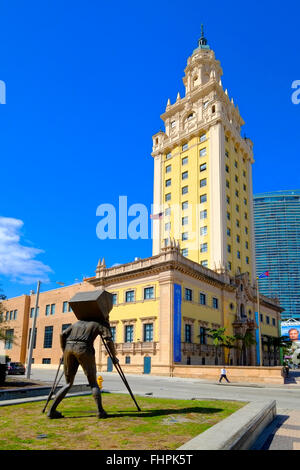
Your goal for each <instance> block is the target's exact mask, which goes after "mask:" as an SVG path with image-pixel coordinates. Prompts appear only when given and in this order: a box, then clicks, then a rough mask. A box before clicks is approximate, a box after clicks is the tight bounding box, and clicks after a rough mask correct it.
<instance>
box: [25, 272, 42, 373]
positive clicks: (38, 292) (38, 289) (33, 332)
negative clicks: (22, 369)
mask: <svg viewBox="0 0 300 470" xmlns="http://www.w3.org/2000/svg"><path fill="white" fill-rule="evenodd" d="M40 285H41V281H38V283H37V290H36V299H35V309H34V316H33V322H32V328H31V335H30V343H29V351H28V359H27V371H26V378H27V379H30V372H31V363H32V351H33V343H34V337H35V325H36V318H37V309H38V305H39V295H40Z"/></svg>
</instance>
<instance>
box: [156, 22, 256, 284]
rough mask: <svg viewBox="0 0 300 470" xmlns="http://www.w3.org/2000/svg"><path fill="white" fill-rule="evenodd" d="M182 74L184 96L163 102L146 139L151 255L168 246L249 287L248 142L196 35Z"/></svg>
mask: <svg viewBox="0 0 300 470" xmlns="http://www.w3.org/2000/svg"><path fill="white" fill-rule="evenodd" d="M184 72H185V76H184V78H183V83H184V85H185V96H184V97H183V98H181V97H180V95H179V93H178V95H177V99H176V102H175V103H174V104H171V103H170V100H168V102H167V107H166V110H165V112H164V113H163V114H162V115H161V118H162V120H163V121H164V124H165V131H164V132H162V131H160V132H158V133H157V134H155V135H154V136H153V152H152V156H153V158H154V197H153V209H154V220H153V255H156V254H158V253H159V252H160V251H161V248H162V247H163V246H165V245H167V244H168V243H170V241H173V243H174V240H175V243H176V245H178V244H179V246H180V248H181V250H182V254H183V255H185V256H187V257H188V258H190V259H191V260H193V261H195V262H197V263H201V264H202V265H204V266H207V267H208V268H210V269H213V270H216V271H224V270H228V272H229V274H231V275H235V274H237V273H244V272H248V273H249V276H250V280H252V281H253V280H254V276H255V271H256V270H255V255H254V243H253V240H254V238H253V237H254V232H253V210H252V205H253V200H252V163H253V161H254V160H253V152H252V142H251V141H250V140H249V139H248V138H243V137H242V136H241V126H242V125H243V124H244V121H243V119H242V118H241V116H240V113H239V109H238V106H235V104H234V102H233V99H231V100H230V98H229V96H228V92H227V89H226V90H225V91H224V90H223V87H222V82H221V76H222V74H223V72H222V68H221V65H220V62H219V61H218V60H216V58H215V54H214V52H213V51H212V50H211V49H210V47H209V45H208V44H207V40H206V38H205V37H204V35H203V29H202V35H201V38H200V39H199V41H198V47H197V48H196V49H195V50H194V52H193V54H192V55H191V57H189V58H188V61H187V67H186V68H185V71H184ZM161 213H162V214H163V215H162V216H159V214H161ZM155 216H156V217H157V218H155Z"/></svg>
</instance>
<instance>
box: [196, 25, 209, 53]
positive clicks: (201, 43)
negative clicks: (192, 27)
mask: <svg viewBox="0 0 300 470" xmlns="http://www.w3.org/2000/svg"><path fill="white" fill-rule="evenodd" d="M202 46H207V39H206V38H205V37H204V28H203V24H201V38H200V39H199V40H198V47H200V48H201V47H202Z"/></svg>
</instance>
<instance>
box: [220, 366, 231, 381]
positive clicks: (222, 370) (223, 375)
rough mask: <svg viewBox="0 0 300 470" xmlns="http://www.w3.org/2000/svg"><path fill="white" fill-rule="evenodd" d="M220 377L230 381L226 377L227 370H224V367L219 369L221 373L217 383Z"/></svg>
mask: <svg viewBox="0 0 300 470" xmlns="http://www.w3.org/2000/svg"><path fill="white" fill-rule="evenodd" d="M222 379H226V380H227V382H228V383H230V381H229V380H228V378H227V371H226V369H225V367H223V368H222V369H221V375H220V378H219V383H221V381H222Z"/></svg>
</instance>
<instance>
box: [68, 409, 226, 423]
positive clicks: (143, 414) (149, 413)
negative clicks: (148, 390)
mask: <svg viewBox="0 0 300 470" xmlns="http://www.w3.org/2000/svg"><path fill="white" fill-rule="evenodd" d="M222 411H224V409H222V408H203V407H200V406H198V407H197V406H194V407H192V408H178V409H174V408H170V409H166V410H159V409H158V410H145V411H119V412H118V413H108V417H107V418H106V420H107V419H109V418H123V417H129V418H130V417H134V418H153V417H156V416H166V415H175V414H185V413H202V414H214V413H220V412H222ZM95 415H96V413H95V414H94V415H80V416H65V419H75V418H91V417H93V416H95Z"/></svg>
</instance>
